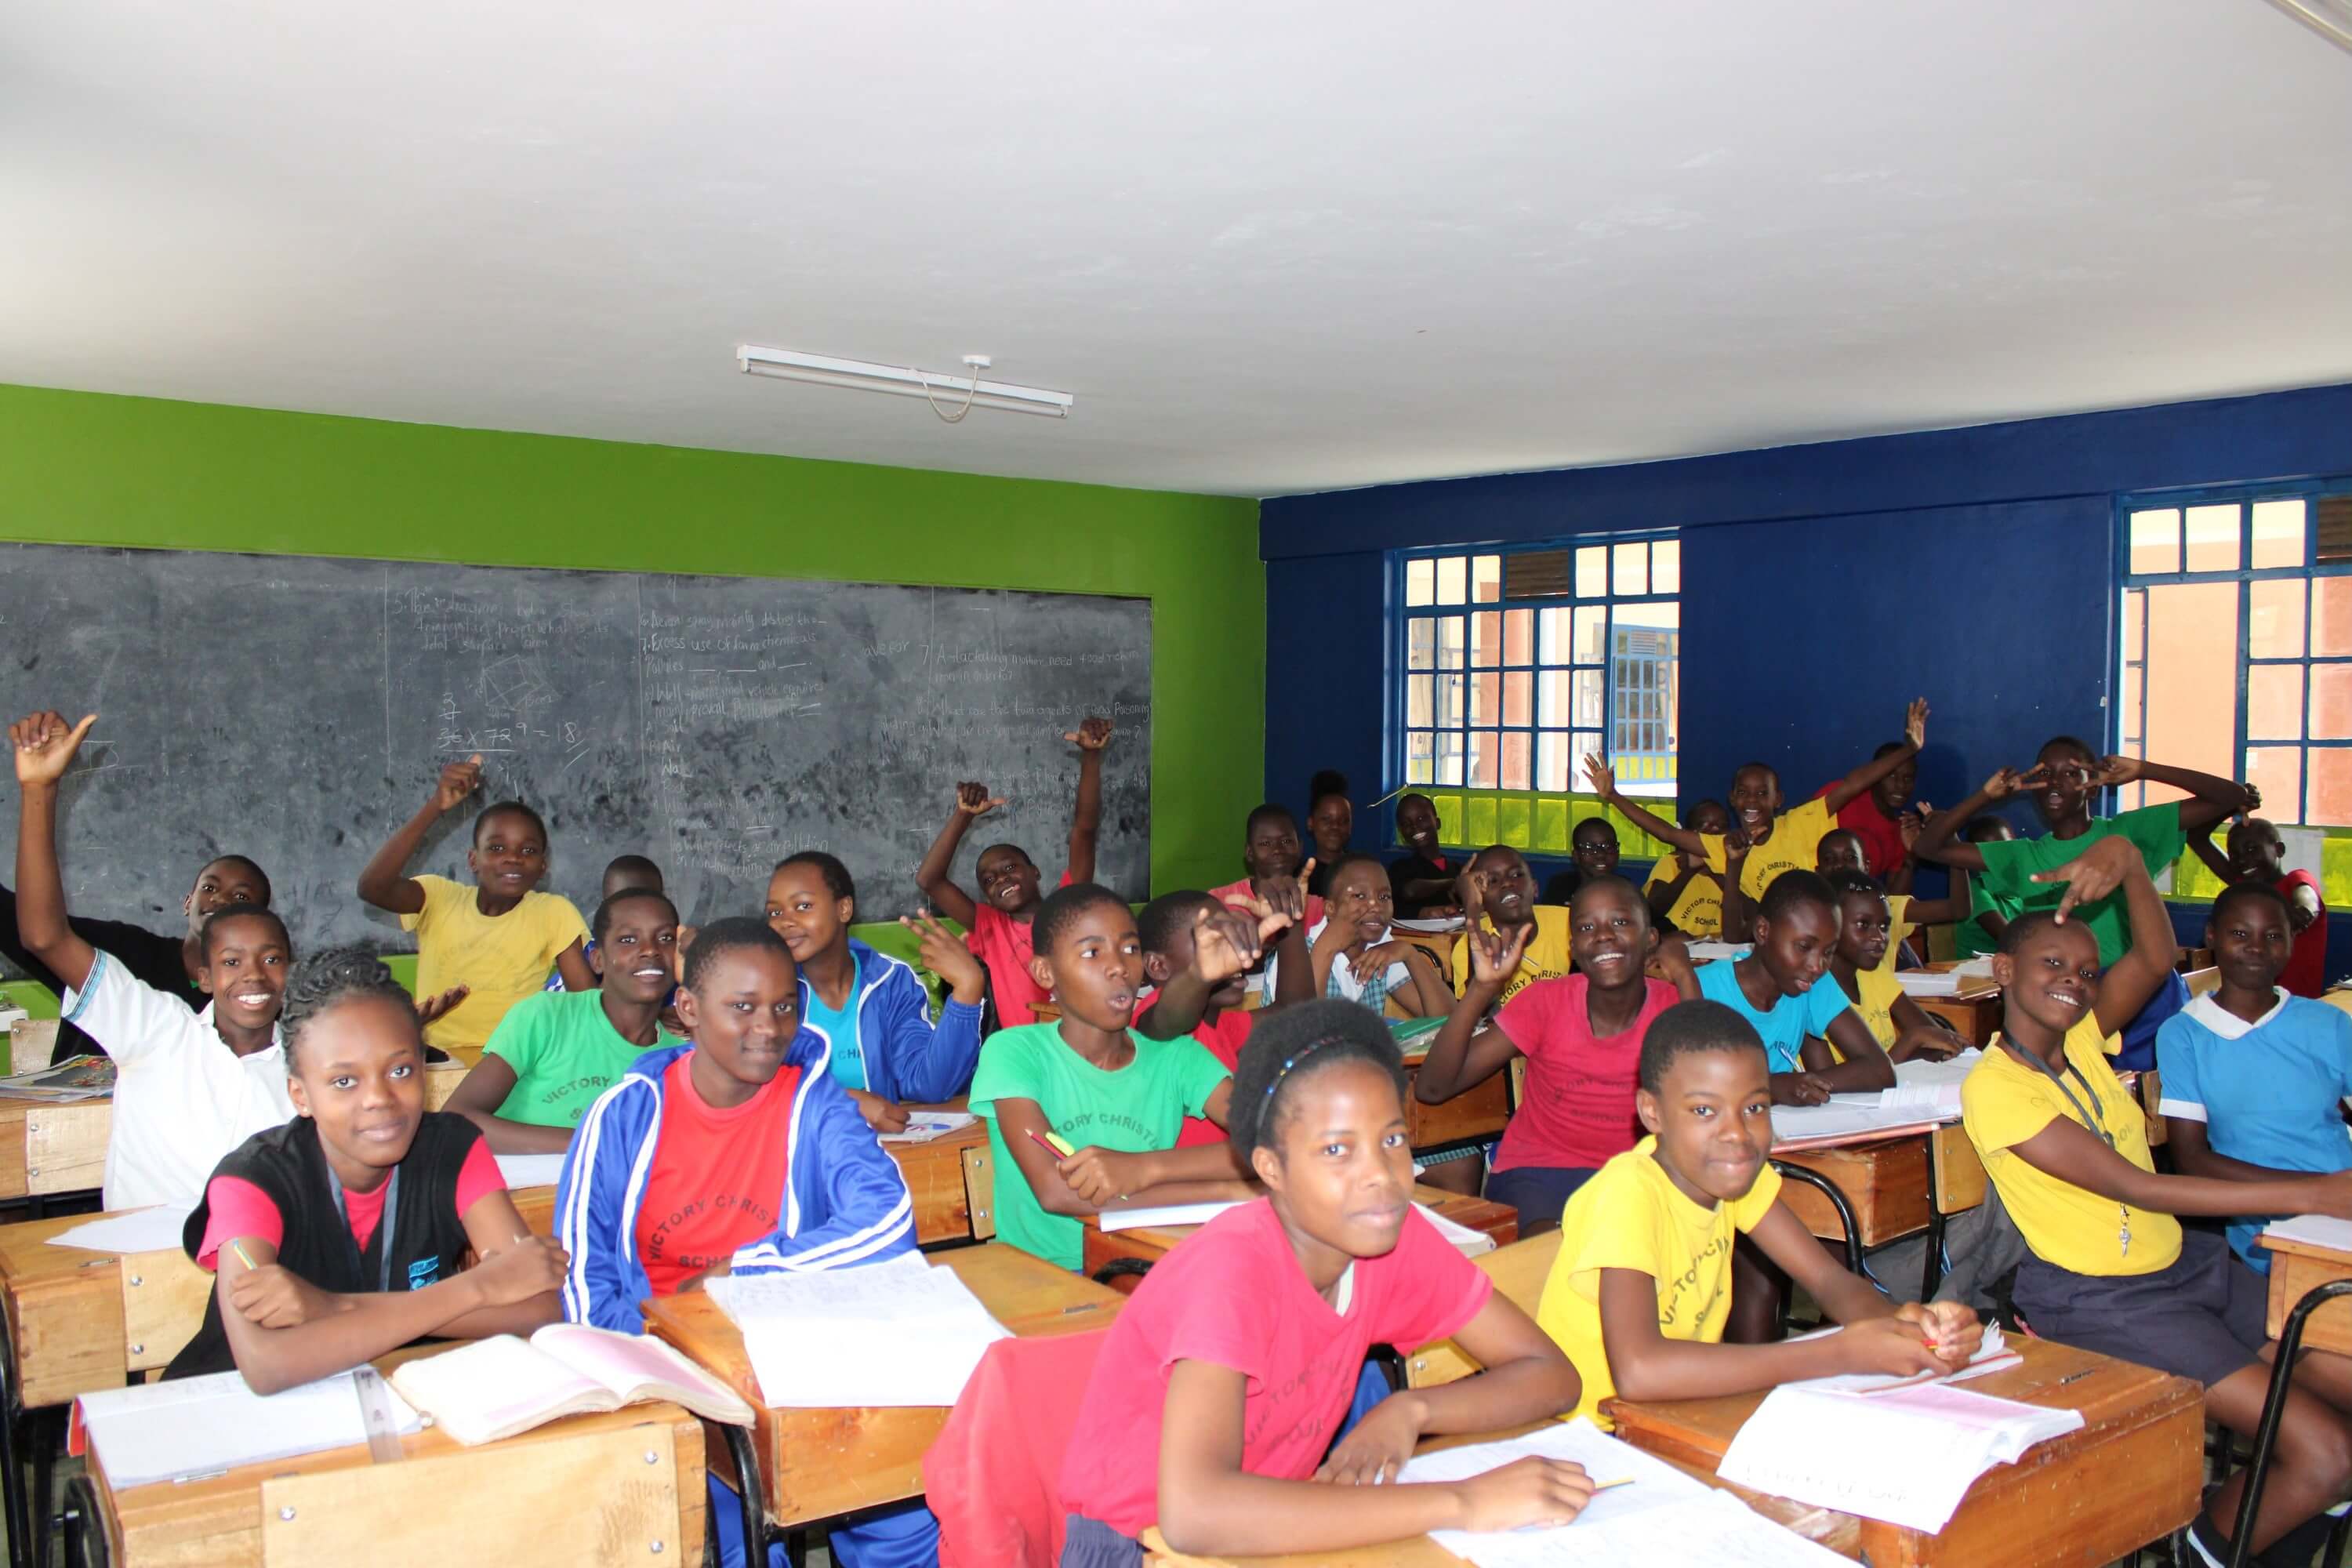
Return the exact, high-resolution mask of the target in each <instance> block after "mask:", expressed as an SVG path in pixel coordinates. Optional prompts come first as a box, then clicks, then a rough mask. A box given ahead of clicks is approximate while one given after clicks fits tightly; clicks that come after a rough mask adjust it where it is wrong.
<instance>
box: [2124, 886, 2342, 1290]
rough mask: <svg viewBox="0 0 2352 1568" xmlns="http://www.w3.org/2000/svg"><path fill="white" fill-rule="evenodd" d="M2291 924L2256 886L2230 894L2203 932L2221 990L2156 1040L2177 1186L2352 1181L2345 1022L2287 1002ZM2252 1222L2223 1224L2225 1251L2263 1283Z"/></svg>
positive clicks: (2183, 1013)
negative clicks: (2345, 1175) (2291, 1179)
mask: <svg viewBox="0 0 2352 1568" xmlns="http://www.w3.org/2000/svg"><path fill="white" fill-rule="evenodd" d="M2293 925H2294V921H2293V916H2292V911H2291V907H2290V906H2289V904H2288V902H2287V900H2286V899H2285V898H2284V897H2283V896H2282V895H2281V894H2280V893H2279V892H2278V891H2277V890H2276V889H2273V888H2272V887H2270V886H2269V885H2268V884H2266V883H2263V882H2241V883H2239V884H2237V885H2236V886H2235V887H2231V888H2225V889H2222V890H2221V897H2220V898H2218V899H2215V900H2213V913H2212V916H2211V918H2210V919H2209V920H2208V921H2206V922H2205V945H2206V946H2208V947H2210V948H2211V949H2212V950H2213V966H2214V967H2215V968H2216V969H2218V970H2220V971H2221V988H2220V989H2219V990H2216V991H2212V992H2209V993H2207V994H2205V995H2202V996H2199V997H2197V998H2195V999H2194V1000H2193V1001H2191V1002H2190V1003H2189V1005H2188V1006H2186V1007H2184V1008H2182V1009H2181V1010H2180V1011H2179V1012H2178V1013H2176V1014H2174V1015H2173V1016H2171V1017H2169V1018H2167V1019H2166V1020H2165V1021H2164V1026H2163V1027H2161V1028H2159V1029H2158V1030H2157V1032H2156V1065H2157V1067H2158V1069H2159V1071H2160V1072H2161V1074H2162V1079H2163V1085H2164V1090H2163V1099H2162V1102H2161V1104H2160V1105H2159V1106H2158V1110H2159V1111H2160V1112H2161V1113H2162V1114H2163V1117H2164V1125H2165V1129H2166V1142H2168V1144H2169V1145H2170V1147H2171V1150H2172V1163H2173V1164H2174V1166H2175V1167H2176V1168H2178V1169H2179V1171H2180V1173H2182V1174H2183V1175H2189V1176H2217V1177H2220V1178H2221V1179H2222V1180H2224V1181H2241V1182H2267V1181H2272V1180H2275V1179H2276V1178H2278V1177H2280V1176H2283V1175H2287V1174H2290V1173H2294V1172H2299V1171H2313V1172H2326V1171H2346V1170H2352V1138H2347V1137H2346V1135H2345V1131H2344V1117H2343V1112H2342V1106H2343V1103H2344V1097H2345V1096H2346V1095H2347V1094H2352V1015H2347V1014H2345V1013H2344V1012H2342V1011H2341V1010H2339V1009H2337V1008H2335V1007H2329V1006H2326V1005H2322V1004H2320V1003H2317V1002H2314V1001H2310V1000H2308V999H2306V998H2305V997H2301V996H2294V995H2289V994H2287V993H2286V991H2285V990H2284V987H2283V986H2282V985H2281V984H2280V980H2281V977H2282V976H2283V974H2284V973H2285V971H2286V970H2287V969H2288V967H2289V966H2290V965H2291V964H2292V963H2293V959H2292V957H2291V954H2292V953H2293V952H2294V943H2293V942H2292V941H2291V940H2290V937H2289V932H2290V931H2291V930H2292V929H2293ZM2262 1229H2263V1221H2262V1220H2261V1219H2259V1218H2252V1219H2237V1220H2232V1221H2231V1224H2230V1248H2231V1251H2233V1252H2235V1253H2236V1254H2237V1255H2238V1256H2239V1257H2240V1258H2244V1259H2245V1260H2246V1262H2247V1263H2248V1264H2249V1265H2251V1266H2252V1268H2256V1269H2258V1270H2260V1271H2262V1272H2264V1273H2267V1272H2269V1270H2270V1263H2271V1260H2270V1253H2269V1251H2268V1249H2266V1248H2264V1247H2261V1246H2259V1245H2258V1244H2257V1242H2256V1237H2259V1236H2260V1235H2261V1234H2262Z"/></svg>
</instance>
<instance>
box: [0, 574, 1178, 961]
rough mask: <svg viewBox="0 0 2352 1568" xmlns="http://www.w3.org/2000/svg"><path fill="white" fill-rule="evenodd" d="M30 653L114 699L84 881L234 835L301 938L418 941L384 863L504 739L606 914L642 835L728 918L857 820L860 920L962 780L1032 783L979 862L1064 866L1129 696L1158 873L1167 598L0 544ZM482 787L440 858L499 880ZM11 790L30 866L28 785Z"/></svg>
mask: <svg viewBox="0 0 2352 1568" xmlns="http://www.w3.org/2000/svg"><path fill="white" fill-rule="evenodd" d="M0 658H5V661H6V662H5V666H0V668H5V669H6V670H7V671H8V672H9V675H10V677H11V679H9V680H8V681H7V685H6V690H5V695H0V706H5V708H6V710H7V714H8V717H10V718H12V719H13V718H17V717H21V716H22V715H24V714H25V713H26V712H29V711H33V710H38V709H42V708H55V709H57V710H59V711H60V712H63V713H65V714H66V715H67V716H68V719H79V717H80V716H81V715H82V714H84V713H87V712H92V711H95V712H96V713H98V714H99V716H100V717H99V723H98V727H97V729H96V730H95V731H93V732H92V734H91V737H90V741H89V744H88V746H87V747H86V748H85V751H84V753H83V756H82V758H81V761H80V763H79V764H78V767H77V771H76V773H75V774H74V775H73V776H72V777H70V778H68V781H67V784H66V787H65V793H64V837H65V847H64V853H65V862H66V881H67V889H68V895H69V897H70V899H71V901H72V905H73V908H74V910H76V912H78V913H83V914H89V915H102V916H108V917H110V918H114V919H118V920H131V921H140V922H142V923H144V924H147V925H150V926H151V927H153V928H154V929H157V930H164V931H171V930H176V929H178V927H179V921H180V915H179V908H180V902H181V900H182V899H183V898H184V896H185V894H186V892H187V889H188V885H189V883H190V882H191V881H192V880H193V879H194V876H195V872H196V869H197V868H198V867H199V866H201V865H202V864H203V863H204V862H205V860H207V859H209V858H213V857H215V856H216V855H221V854H226V853H232V852H235V853H242V854H247V855H250V856H252V857H253V858H256V859H257V860H258V861H260V863H261V865H262V867H263V868H264V869H266V870H267V871H268V873H269V875H270V877H271V879H272V880H273V881H274V882H275V883H276V887H277V901H278V909H279V910H280V911H281V912H282V913H283V914H284V915H285V916H286V918H287V921H288V923H289V926H290V927H291V928H292V931H293V933H294V937H295V941H296V943H297V945H298V948H299V949H301V950H308V949H310V948H314V947H316V946H318V945H320V944H321V943H325V942H369V943H372V944H374V945H377V946H379V947H386V948H389V947H395V946H401V945H405V943H404V941H403V939H401V937H400V936H399V933H398V930H397V927H396V926H395V925H394V923H393V922H392V920H391V918H390V917H389V916H386V915H383V914H382V913H381V912H379V911H375V910H369V909H367V908H366V907H365V906H364V905H362V904H361V903H360V901H359V899H358V896H357V894H356V893H355V891H354V884H355V883H356V882H357V879H358V877H359V870H360V867H361V866H362V864H364V863H365V861H366V860H367V858H368V857H369V856H370V855H372V854H373V853H374V851H375V848H376V847H377V846H378V845H379V844H381V843H382V842H383V839H384V838H385V837H387V836H388V835H389V834H390V833H391V832H392V830H393V829H394V827H396V826H398V825H399V824H400V823H401V822H403V821H404V820H405V819H406V818H407V816H409V814H410V813H412V812H414V811H415V809H416V807H417V806H418V805H419V804H420V803H422V802H423V800H424V799H425V795H427V794H428V793H429V791H430V789H431V787H432V783H433V780H434V778H435V776H436V773H437V772H438V770H439V768H440V766H441V764H442V763H446V762H449V761H453V760H457V759H462V758H464V757H466V756H468V755H470V754H472V753H473V752H481V753H482V757H483V763H484V773H485V782H484V787H483V790H482V793H481V794H480V795H478V797H477V802H476V804H487V803H488V801H491V800H494V799H502V798H506V797H509V796H512V797H515V798H519V799H521V800H524V801H528V802H529V803H530V805H533V806H534V807H536V808H537V809H538V810H539V811H540V812H541V814H542V815H543V816H545V817H546V818H547V822H548V830H549V837H550V840H551V844H550V848H551V858H552V864H551V871H550V875H549V878H548V880H547V881H546V882H545V883H544V884H542V885H543V886H545V887H547V888H548V889H550V890H552V891H556V892H561V893H563V894H565V895H567V896H568V897H570V898H571V899H572V901H573V902H575V903H577V904H578V905H579V906H580V909H581V912H582V913H583V915H584V914H587V913H589V912H591V911H593V909H594V907H595V901H596V897H597V893H598V884H599V881H600V879H601V877H602V875H603V871H604V864H605V862H606V861H607V860H608V859H610V858H612V857H613V856H614V855H618V854H623V853H627V852H636V853H642V854H646V855H650V856H651V857H652V858H654V859H655V860H656V862H657V863H659V864H660V866H661V867H662V868H663V870H664V872H665V873H666V875H667V879H668V884H669V890H670V894H671V897H672V898H673V899H674V900H676V901H677V904H678V907H679V909H680V910H681V911H682V912H683V913H684V915H685V917H686V918H687V919H688V920H689V921H696V922H698V923H699V922H703V921H709V920H712V919H715V918H717V917H718V916H720V915H725V914H754V913H757V912H758V911H759V910H760V907H761V905H760V900H761V894H762V892H763V890H764V889H765V888H766V885H767V878H768V872H769V869H770V868H772V866H773V865H774V863H775V862H776V861H777V860H779V859H781V858H782V857H784V856H785V855H787V854H789V853H791V852H793V851H794V850H798V849H829V850H831V851H832V852H833V853H834V854H835V855H838V856H840V857H841V858H842V859H843V860H844V861H845V862H846V863H847V865H848V866H849V868H850V870H851V872H852V873H853V874H854V875H855V876H856V879H857V883H858V893H859V916H860V918H861V919H865V920H877V919H888V918H892V917H895V916H897V915H899V914H902V913H905V912H907V911H908V910H911V909H913V908H914V907H915V906H916V903H917V901H918V894H917V892H916V889H915V883H914V871H915V867H916V865H917V864H918V863H919V861H920V860H921V858H922V854H923V851H924V849H925V848H926V847H928V846H929V843H930V841H931V838H932V837H933V835H934V834H936V833H937V832H938V830H939V827H940V824H941V823H942V822H943V821H945V820H946V817H947V813H948V810H949V805H950V801H951V799H952V796H953V786H954V784H955V783H956V781H958V780H960V779H978V780H982V781H984V782H985V783H987V784H989V786H990V787H991V788H992V790H993V791H994V792H995V793H997V794H999V795H1007V796H1009V797H1010V801H1011V804H1010V805H1007V806H1006V807H1004V808H1003V809H1002V810H1000V811H998V812H996V813H994V814H992V816H989V817H987V818H985V819H983V820H982V822H981V823H979V824H977V825H976V826H975V827H974V829H973V831H972V832H971V833H970V834H969V835H967V836H966V838H965V847H964V849H963V852H962V854H961V856H960V857H959V858H958V861H957V871H958V876H959V879H960V880H961V885H962V886H963V887H964V888H965V889H967V890H969V889H971V862H972V860H973V858H975V857H976V856H977V855H978V854H979V852H980V850H981V849H982V848H984V847H986V846H988V845H990V844H992V843H997V842H1000V841H1004V840H1010V841H1011V842H1013V843H1016V844H1019V845H1021V846H1023V847H1024V848H1026V849H1027V850H1028V851H1029V852H1030V854H1031V855H1032V856H1033V857H1034V858H1035V859H1036V861H1037V864H1038V865H1039V866H1040V867H1041V868H1043V869H1044V871H1045V879H1046V882H1047V884H1048V886H1050V885H1051V884H1052V882H1053V880H1054V879H1055V877H1056V876H1057V875H1058V874H1059V873H1060V870H1061V868H1062V861H1063V852H1064V847H1065V845H1066V841H1067V839H1068V836H1069V822H1070V809H1071V804H1072V799H1073V795H1074V793H1075V791H1076V783H1077V772H1078V766H1077V752H1076V749H1075V748H1074V747H1072V746H1071V745H1069V744H1068V743H1066V742H1065V741H1064V740H1063V739H1062V736H1063V733H1064V732H1065V731H1070V730H1075V729H1076V727H1077V724H1078V721H1079V720H1081V719H1083V718H1085V717H1087V715H1089V714H1101V715H1103V716H1104V717H1106V718H1108V719H1110V720H1111V721H1113V722H1114V723H1115V724H1116V726H1117V729H1116V731H1115V733H1114V736H1113V739H1112V742H1111V745H1110V749H1109V751H1108V752H1107V753H1106V755H1105V759H1104V770H1103V776H1104V790H1103V795H1104V802H1103V820H1102V835H1101V847H1100V852H1099V856H1098V858H1097V868H1096V874H1097V879H1100V880H1102V881H1105V882H1108V884H1110V885H1111V886H1112V887H1114V888H1117V889H1119V890H1120V891H1121V892H1122V893H1124V894H1125V895H1126V896H1128V897H1129V898H1130V899H1140V898H1143V897H1146V896H1147V895H1148V891H1149V889H1148V881H1149V868H1150V773H1151V766H1150V762H1151V697H1150V692H1151V605H1150V601H1149V600H1143V599H1117V598H1106V597H1095V596H1087V595H1058V594H1026V593H1010V592H998V591H989V590H976V589H961V588H919V587H892V586H883V585H876V584H847V583H814V582H802V581H794V580H790V579H781V578H743V577H693V576H662V575H653V574H633V573H617V572H614V573H606V572H558V571H531V570H518V569H509V568H503V567H482V566H450V565H435V564H415V563H397V562H389V563H388V562H370V561H333V560H320V559H314V558H310V557H302V556H277V555H236V554H213V553H195V552H178V551H130V550H102V549H95V548H89V547H79V546H71V545H30V544H26V545H9V544H0ZM472 810H473V807H472V806H471V805H469V806H467V807H461V808H460V809H458V810H457V811H454V812H451V813H449V814H448V816H446V817H444V818H443V820H442V825H441V827H440V828H439V830H438V831H437V832H436V835H435V836H434V837H430V838H428V839H427V841H426V847H425V849H424V850H423V851H422V852H421V853H420V854H419V855H418V857H417V858H416V859H415V862H413V863H412V865H411V867H410V869H411V870H412V871H420V872H421V871H436V872H440V873H442V874H443V875H446V876H454V877H457V878H459V879H467V875H466V871H465V851H466V847H467V835H468V833H469V830H470V825H471V821H472ZM0 822H5V826H0V840H5V852H6V854H7V856H8V857H9V858H8V859H7V860H6V862H5V865H6V866H7V867H9V868H13V867H14V864H15V859H14V857H15V852H16V810H15V807H14V805H13V803H12V804H11V805H10V807H9V808H8V809H7V810H6V811H5V812H0Z"/></svg>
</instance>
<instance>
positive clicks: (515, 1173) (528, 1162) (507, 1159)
mask: <svg viewBox="0 0 2352 1568" xmlns="http://www.w3.org/2000/svg"><path fill="white" fill-rule="evenodd" d="M498 1162H499V1175H501V1176H504V1177H505V1178H506V1182H507V1185H508V1186H509V1187H510V1188H515V1189H520V1188H523V1187H551V1186H553V1185H555V1184H556V1183H557V1182H558V1181H559V1180H561V1179H562V1175H563V1156H562V1155H561V1154H500V1155H499V1156H498Z"/></svg>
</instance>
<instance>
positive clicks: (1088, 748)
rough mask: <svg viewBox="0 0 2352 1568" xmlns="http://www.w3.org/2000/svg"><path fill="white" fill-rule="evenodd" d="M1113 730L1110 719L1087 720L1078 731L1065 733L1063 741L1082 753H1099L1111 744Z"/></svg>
mask: <svg viewBox="0 0 2352 1568" xmlns="http://www.w3.org/2000/svg"><path fill="white" fill-rule="evenodd" d="M1111 728H1112V726H1111V721H1109V720H1108V719H1087V720H1084V721H1080V723H1079V725H1078V727H1077V728H1076V729H1075V730H1068V731H1064V732H1063V735H1062V739H1064V740H1065V741H1067V742H1069V743H1070V744H1072V745H1073V746H1076V748H1077V749H1078V750H1080V751H1082V752H1099V751H1101V750H1102V749H1103V748H1104V747H1105V746H1108V745H1109V744H1110V732H1111Z"/></svg>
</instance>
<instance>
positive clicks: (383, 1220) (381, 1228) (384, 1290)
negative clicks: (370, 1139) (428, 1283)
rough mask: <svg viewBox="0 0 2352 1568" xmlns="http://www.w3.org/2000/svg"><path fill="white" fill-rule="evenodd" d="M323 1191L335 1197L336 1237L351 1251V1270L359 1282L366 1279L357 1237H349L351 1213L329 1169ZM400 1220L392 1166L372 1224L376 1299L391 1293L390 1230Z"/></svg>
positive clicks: (397, 1174) (396, 1175)
mask: <svg viewBox="0 0 2352 1568" xmlns="http://www.w3.org/2000/svg"><path fill="white" fill-rule="evenodd" d="M327 1188H328V1190H329V1191H330V1192H331V1193H333V1194H335V1217H336V1218H337V1219H339V1220H341V1222H342V1227H341V1231H340V1233H339V1234H340V1235H341V1237H342V1238H343V1245H344V1246H346V1247H350V1248H351V1249H352V1272H353V1273H354V1274H356V1275H358V1276H359V1278H361V1279H366V1278H367V1254H366V1253H364V1252H362V1250H361V1249H360V1241H359V1237H355V1236H353V1235H352V1213H351V1209H350V1207H349V1205H346V1204H345V1203H344V1201H343V1184H342V1183H341V1182H339V1181H337V1180H336V1179H335V1173H334V1171H333V1170H332V1169H329V1171H328V1172H327ZM399 1217H400V1167H399V1166H397V1165H394V1167H393V1168H392V1174H391V1175H389V1176H387V1177H385V1178H384V1187H383V1215H380V1216H379V1217H378V1218H377V1220H376V1222H375V1241H376V1271H375V1288H376V1292H377V1294H379V1295H389V1294H390V1293H391V1291H392V1226H393V1222H394V1220H396V1219H398V1218H399Z"/></svg>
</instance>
